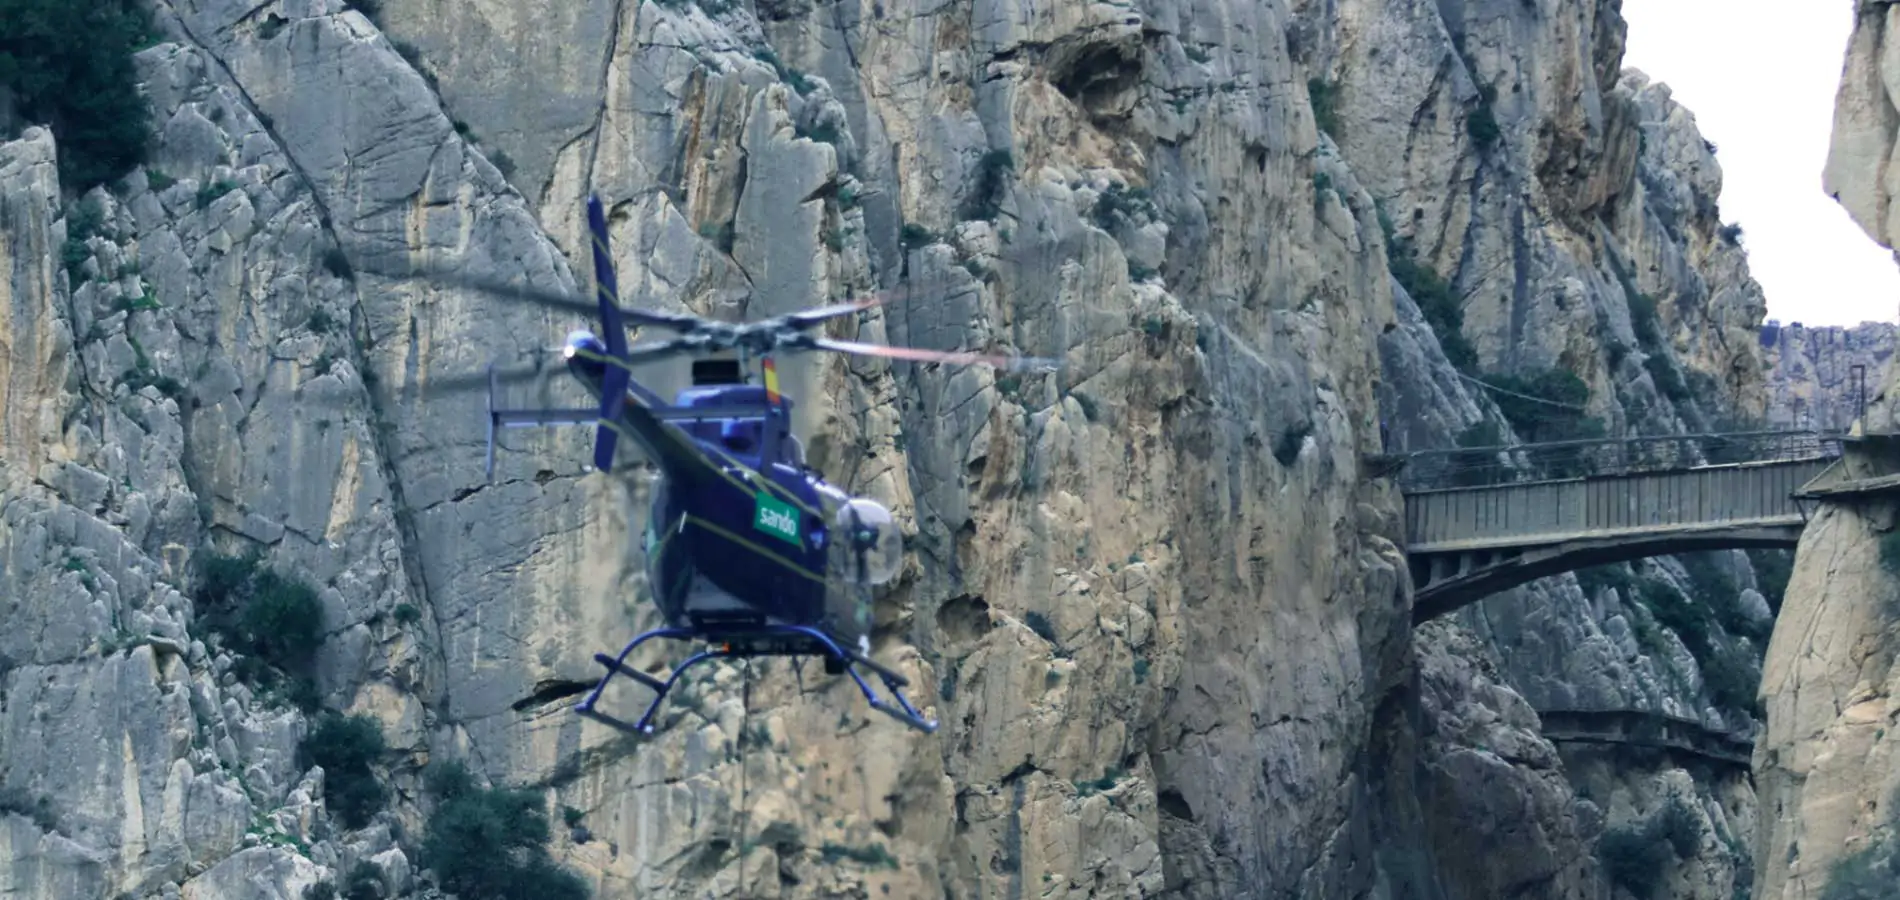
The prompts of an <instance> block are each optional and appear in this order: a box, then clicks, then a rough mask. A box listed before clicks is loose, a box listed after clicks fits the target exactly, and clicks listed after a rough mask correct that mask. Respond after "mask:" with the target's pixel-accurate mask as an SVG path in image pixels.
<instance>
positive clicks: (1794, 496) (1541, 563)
mask: <svg viewBox="0 0 1900 900" xmlns="http://www.w3.org/2000/svg"><path fill="white" fill-rule="evenodd" d="M1842 439H1843V435H1842V434H1839V433H1831V432H1819V431H1752V432H1739V433H1728V434H1694V435H1669V436H1663V437H1641V438H1620V439H1607V440H1592V441H1563V442H1556V443H1545V444H1525V445H1519V446H1515V447H1477V448H1461V449H1455V450H1428V451H1423V452H1416V453H1410V454H1405V455H1403V456H1402V457H1401V459H1402V460H1403V468H1402V469H1401V470H1400V472H1399V484H1400V488H1401V490H1402V491H1403V493H1404V496H1405V530H1406V548H1405V552H1406V558H1407V560H1408V561H1409V564H1410V567H1411V571H1412V582H1413V584H1414V585H1415V586H1416V587H1417V596H1416V601H1415V604H1414V607H1413V620H1414V621H1415V622H1424V621H1426V620H1429V619H1432V618H1435V617H1437V616H1442V615H1444V614H1446V613H1449V612H1453V611H1455V610H1458V609H1460V608H1462V607H1464V606H1466V605H1468V604H1471V603H1474V602H1476V601H1478V600H1480V599H1483V598H1485V597H1488V596H1490V595H1492V594H1496V593H1500V592H1502V591H1506V590H1510V589H1511V588H1514V587H1518V586H1520V585H1523V584H1526V583H1528V582H1531V581H1535V580H1537V579H1539V578H1547V577H1550V576H1552V575H1561V574H1563V573H1565V572H1571V571H1575V570H1577V569H1584V568H1589V567H1591V566H1598V565H1603V564H1606V563H1614V562H1626V561H1630V560H1636V559H1642V558H1645V557H1650V556H1667V555H1670V554H1675V553H1687V552H1693V551H1698V550H1728V549H1748V548H1756V547H1783V548H1792V547H1793V546H1794V545H1795V543H1796V542H1797V541H1798V540H1799V539H1800V536H1801V529H1802V528H1803V527H1804V526H1805V525H1806V524H1807V519H1808V514H1809V512H1810V511H1811V510H1812V507H1811V505H1810V503H1811V501H1810V499H1809V498H1811V497H1812V496H1813V495H1812V494H1811V493H1810V492H1809V490H1808V488H1809V486H1810V484H1811V483H1814V482H1816V480H1817V479H1818V478H1819V477H1820V476H1821V475H1822V473H1823V472H1824V471H1826V470H1828V469H1829V468H1830V467H1834V466H1837V465H1838V463H1839V460H1840V457H1841V443H1842Z"/></svg>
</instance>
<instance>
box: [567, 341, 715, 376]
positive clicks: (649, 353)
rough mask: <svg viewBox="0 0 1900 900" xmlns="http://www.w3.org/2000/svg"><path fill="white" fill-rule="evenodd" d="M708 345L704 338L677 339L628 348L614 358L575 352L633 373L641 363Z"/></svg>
mask: <svg viewBox="0 0 1900 900" xmlns="http://www.w3.org/2000/svg"><path fill="white" fill-rule="evenodd" d="M705 344H706V341H705V340H704V339H703V338H697V337H676V338H669V339H667V340H664V341H656V342H654V343H651V344H640V345H637V346H633V347H628V348H627V355H626V356H614V355H612V354H608V353H595V352H594V351H592V350H575V351H574V355H575V356H578V357H580V358H581V359H587V360H593V361H594V362H597V363H600V364H602V365H608V366H616V367H618V368H622V369H628V370H630V371H631V367H632V366H635V365H638V364H640V363H645V362H652V361H654V360H656V359H664V358H666V357H669V356H677V355H679V354H681V353H692V352H694V351H696V350H700V349H702V348H703V347H704V346H705Z"/></svg>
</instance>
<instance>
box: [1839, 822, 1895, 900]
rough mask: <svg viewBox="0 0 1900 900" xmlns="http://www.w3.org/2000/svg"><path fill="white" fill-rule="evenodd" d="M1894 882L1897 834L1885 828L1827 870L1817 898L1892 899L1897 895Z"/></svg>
mask: <svg viewBox="0 0 1900 900" xmlns="http://www.w3.org/2000/svg"><path fill="white" fill-rule="evenodd" d="M1896 885H1900V837H1897V836H1896V835H1895V834H1894V833H1893V832H1892V831H1891V830H1888V831H1887V832H1886V833H1884V834H1881V835H1878V836H1876V837H1875V838H1874V839H1873V840H1871V841H1869V842H1868V843H1867V845H1866V846H1865V847H1862V848H1861V849H1859V850H1856V851H1854V852H1853V853H1850V854H1848V855H1846V856H1843V857H1841V859H1840V861H1839V862H1836V863H1835V864H1834V867H1833V868H1832V869H1830V870H1828V873H1827V887H1825V888H1823V889H1822V891H1821V898H1820V900H1893V898H1894V897H1896V896H1900V889H1896V887H1895V886H1896Z"/></svg>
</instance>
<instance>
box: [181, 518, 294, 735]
mask: <svg viewBox="0 0 1900 900" xmlns="http://www.w3.org/2000/svg"><path fill="white" fill-rule="evenodd" d="M197 599H198V604H199V608H198V614H199V620H200V621H201V622H202V623H203V624H204V626H205V627H206V628H207V629H209V630H210V631H211V633H212V634H214V635H217V637H218V639H219V640H220V642H221V643H222V644H223V645H224V648H225V649H226V650H229V651H231V652H233V653H237V654H239V658H238V660H237V663H236V664H235V665H234V666H233V667H232V670H233V671H234V672H236V673H237V676H238V678H239V679H241V680H243V681H244V682H245V683H246V684H249V685H252V686H254V687H256V688H257V689H259V690H261V691H265V692H267V693H272V694H277V695H279V696H281V697H283V698H284V699H287V700H289V701H290V702H291V703H293V704H295V705H297V706H298V707H299V708H301V709H303V710H305V711H311V710H314V709H316V707H317V695H316V684H315V682H314V680H313V679H312V677H311V676H312V671H311V670H312V668H313V666H314V662H315V656H316V646H317V643H318V641H320V640H322V635H323V605H322V603H321V602H320V601H318V599H317V592H316V590H315V589H314V588H312V587H310V586H309V585H307V584H305V583H303V582H301V581H298V580H296V579H293V578H289V577H286V576H284V575H282V574H279V573H278V572H276V571H274V570H272V569H269V568H266V567H264V566H263V565H262V564H261V558H260V557H259V556H258V555H256V554H252V555H249V556H241V557H228V556H220V555H217V554H212V555H210V556H209V557H208V558H206V559H205V560H204V561H203V562H202V563H201V564H200V574H199V586H198V597H197Z"/></svg>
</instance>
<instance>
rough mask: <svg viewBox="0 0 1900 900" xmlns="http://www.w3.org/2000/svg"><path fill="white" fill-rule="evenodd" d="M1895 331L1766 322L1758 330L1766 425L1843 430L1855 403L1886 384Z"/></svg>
mask: <svg viewBox="0 0 1900 900" xmlns="http://www.w3.org/2000/svg"><path fill="white" fill-rule="evenodd" d="M1897 331H1900V329H1897V328H1896V327H1895V326H1894V324H1893V323H1891V322H1862V323H1861V324H1859V325H1856V326H1854V327H1852V328H1842V327H1840V326H1837V325H1830V326H1823V327H1808V326H1805V325H1802V324H1801V323H1799V322H1792V323H1789V324H1786V325H1782V324H1780V323H1777V322H1775V321H1773V320H1770V321H1769V322H1768V323H1767V324H1766V325H1764V326H1763V327H1762V331H1761V343H1762V355H1763V358H1764V360H1765V361H1766V364H1767V366H1768V421H1769V422H1770V424H1772V425H1774V426H1775V427H1778V428H1788V427H1804V428H1805V427H1813V428H1828V429H1833V430H1838V431H1845V430H1847V429H1848V428H1849V427H1850V426H1852V425H1853V422H1854V419H1855V417H1856V415H1857V413H1858V407H1857V403H1858V401H1859V400H1861V399H1863V398H1864V399H1865V400H1868V401H1872V400H1873V399H1874V397H1875V395H1876V394H1878V393H1879V392H1880V389H1881V386H1882V385H1884V384H1886V383H1887V376H1888V375H1889V374H1890V372H1891V369H1892V364H1893V353H1894V343H1895V334H1896V332H1897ZM1856 366H1858V367H1860V371H1859V372H1858V373H1856V371H1855V367H1856Z"/></svg>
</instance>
